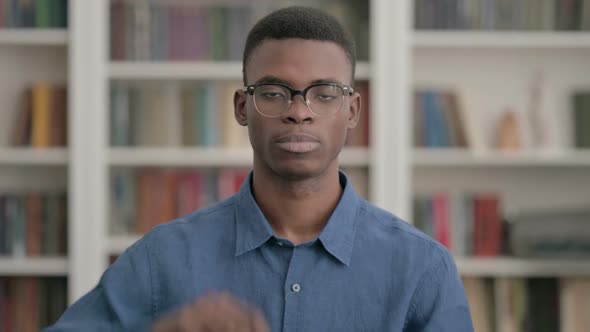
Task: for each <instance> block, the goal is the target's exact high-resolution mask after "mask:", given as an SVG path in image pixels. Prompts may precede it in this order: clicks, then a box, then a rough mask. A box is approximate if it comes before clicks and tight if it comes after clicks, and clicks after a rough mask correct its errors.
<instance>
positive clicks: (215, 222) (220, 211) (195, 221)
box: [141, 196, 236, 248]
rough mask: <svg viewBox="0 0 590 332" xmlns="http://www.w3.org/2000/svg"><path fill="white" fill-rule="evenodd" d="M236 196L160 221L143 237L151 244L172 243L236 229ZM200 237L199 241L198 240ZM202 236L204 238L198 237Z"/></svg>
mask: <svg viewBox="0 0 590 332" xmlns="http://www.w3.org/2000/svg"><path fill="white" fill-rule="evenodd" d="M235 204H236V196H232V197H230V198H228V199H226V200H223V201H220V202H218V203H215V204H213V205H211V206H209V207H206V208H203V209H200V210H197V211H195V212H193V213H190V214H188V215H185V216H182V217H180V218H178V219H176V220H173V221H170V222H167V223H164V224H161V225H158V226H156V227H154V229H152V230H151V231H150V232H149V233H147V234H146V235H145V236H144V237H143V239H142V240H141V241H143V242H145V245H146V246H147V247H149V248H154V247H158V248H162V247H165V246H168V245H172V246H173V247H175V246H177V245H179V244H183V243H185V244H186V243H188V242H197V243H207V242H210V241H211V240H213V239H217V238H222V237H224V236H225V235H227V233H228V232H233V231H234V227H233V226H234V215H235ZM195 240H197V241H195ZM199 240H201V241H199Z"/></svg>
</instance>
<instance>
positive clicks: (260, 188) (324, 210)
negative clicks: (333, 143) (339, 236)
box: [253, 162, 342, 245]
mask: <svg viewBox="0 0 590 332" xmlns="http://www.w3.org/2000/svg"><path fill="white" fill-rule="evenodd" d="M253 188H254V197H255V199H256V202H257V203H258V206H259V207H260V210H261V211H262V213H263V214H264V216H265V217H266V219H267V220H268V222H269V224H270V226H271V227H272V229H273V231H274V232H275V234H276V236H278V237H281V238H285V239H288V240H289V241H291V242H292V243H293V244H295V245H299V244H302V243H305V242H309V241H311V240H314V239H316V238H317V237H318V236H319V234H320V233H321V232H322V230H323V229H324V226H325V225H326V224H327V222H328V219H329V218H330V215H331V214H332V212H333V211H334V209H335V208H336V205H338V201H339V200H340V196H341V195H342V187H341V186H340V179H339V174H338V164H337V162H335V165H333V166H331V167H329V168H328V169H327V170H326V171H325V172H324V174H321V175H319V176H316V177H313V178H308V179H298V180H290V179H285V178H284V177H281V176H279V175H278V174H276V173H274V172H272V171H267V170H265V169H264V168H263V167H256V162H254V178H253Z"/></svg>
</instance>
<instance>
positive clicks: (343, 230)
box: [235, 172, 360, 266]
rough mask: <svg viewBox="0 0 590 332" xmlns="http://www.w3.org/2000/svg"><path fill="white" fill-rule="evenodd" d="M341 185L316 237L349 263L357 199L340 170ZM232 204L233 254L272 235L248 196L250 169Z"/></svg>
mask: <svg viewBox="0 0 590 332" xmlns="http://www.w3.org/2000/svg"><path fill="white" fill-rule="evenodd" d="M340 184H341V185H342V187H343V188H344V190H343V192H342V196H341V197H340V201H339V202H338V205H337V206H336V209H334V212H332V215H331V216H330V219H329V220H328V223H327V224H326V227H324V230H323V231H322V233H321V234H320V236H319V241H320V242H321V243H322V245H323V246H324V248H325V249H326V251H328V252H329V253H330V254H331V255H332V256H334V257H335V258H336V259H338V260H339V261H340V262H341V263H343V264H345V265H347V266H348V265H350V259H351V256H352V249H353V246H354V238H355V234H356V226H357V210H358V208H359V205H360V198H359V197H358V195H357V194H356V192H355V190H354V188H353V186H352V183H351V182H350V180H349V178H348V176H347V175H346V174H345V173H344V172H340ZM237 200H238V204H237V206H236V211H235V217H236V256H239V255H241V254H243V253H246V252H248V251H250V250H254V249H256V248H258V247H259V246H261V245H262V244H264V243H265V242H266V241H268V239H270V238H271V237H273V236H274V232H273V230H272V228H271V227H270V224H269V223H268V221H267V220H266V218H265V217H264V215H263V214H262V211H260V208H259V207H258V204H257V203H256V200H255V199H254V196H253V195H252V172H250V175H249V176H248V178H247V180H246V181H244V184H242V187H241V189H240V192H239V193H238V197H237Z"/></svg>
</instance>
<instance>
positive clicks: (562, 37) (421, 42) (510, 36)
mask: <svg viewBox="0 0 590 332" xmlns="http://www.w3.org/2000/svg"><path fill="white" fill-rule="evenodd" d="M412 45H413V46H414V47H415V48H502V49H512V50H517V49H556V50H560V49H561V50H562V49H571V50H576V49H578V50H580V49H590V32H584V31H577V32H563V31H562V32H522V31H517V32H512V31H502V32H498V31H427V30H420V31H418V32H415V33H414V36H413V40H412Z"/></svg>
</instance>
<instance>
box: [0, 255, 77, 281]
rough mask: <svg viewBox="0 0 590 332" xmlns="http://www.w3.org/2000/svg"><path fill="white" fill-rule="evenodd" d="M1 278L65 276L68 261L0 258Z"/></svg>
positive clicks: (55, 258) (57, 258) (59, 258)
mask: <svg viewBox="0 0 590 332" xmlns="http://www.w3.org/2000/svg"><path fill="white" fill-rule="evenodd" d="M0 275H2V276H67V275H68V260H67V258H65V257H50V258H9V257H2V258H0Z"/></svg>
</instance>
